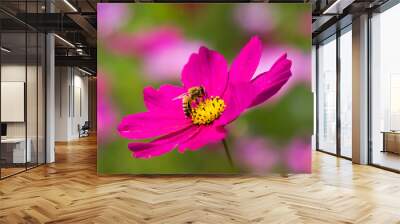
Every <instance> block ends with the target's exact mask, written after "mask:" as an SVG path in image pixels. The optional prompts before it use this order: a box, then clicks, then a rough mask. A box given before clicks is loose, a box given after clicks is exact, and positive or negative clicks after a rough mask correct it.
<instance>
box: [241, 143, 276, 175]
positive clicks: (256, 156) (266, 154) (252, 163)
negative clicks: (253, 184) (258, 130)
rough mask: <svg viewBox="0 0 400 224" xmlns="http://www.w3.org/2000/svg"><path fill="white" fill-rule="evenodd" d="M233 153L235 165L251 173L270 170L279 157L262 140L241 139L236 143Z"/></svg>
mask: <svg viewBox="0 0 400 224" xmlns="http://www.w3.org/2000/svg"><path fill="white" fill-rule="evenodd" d="M235 148H236V149H235V151H234V156H235V161H237V164H239V165H241V166H243V167H244V168H247V169H249V171H250V172H253V173H263V174H265V172H267V171H269V170H271V169H272V168H273V167H274V165H275V164H276V163H277V162H278V159H279V155H278V154H277V151H276V150H271V147H270V146H269V144H268V143H267V141H266V140H264V139H263V138H243V139H240V140H238V141H237V143H236V147H235Z"/></svg>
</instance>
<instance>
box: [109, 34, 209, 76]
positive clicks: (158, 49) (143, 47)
mask: <svg viewBox="0 0 400 224" xmlns="http://www.w3.org/2000/svg"><path fill="white" fill-rule="evenodd" d="M107 45H108V47H109V48H110V49H111V50H112V51H114V52H115V53H119V54H124V55H131V56H135V57H139V58H140V59H142V61H143V70H144V72H145V73H146V74H147V75H148V76H146V78H148V79H149V80H152V81H168V80H177V79H178V78H179V75H180V72H181V70H182V68H183V66H184V65H185V63H186V61H187V58H188V57H189V56H190V54H191V53H192V52H194V51H196V50H197V49H199V47H200V46H201V45H202V43H201V42H198V41H188V40H186V39H185V38H184V37H183V35H182V34H181V33H180V31H179V30H178V29H176V28H174V27H159V28H156V29H152V30H145V31H141V32H136V33H134V34H119V35H116V36H115V37H113V39H112V41H110V42H109V43H108V44H107Z"/></svg>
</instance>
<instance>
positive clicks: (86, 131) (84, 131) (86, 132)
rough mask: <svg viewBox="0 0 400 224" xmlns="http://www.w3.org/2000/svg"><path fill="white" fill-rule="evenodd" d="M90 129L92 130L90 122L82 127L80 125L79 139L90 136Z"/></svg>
mask: <svg viewBox="0 0 400 224" xmlns="http://www.w3.org/2000/svg"><path fill="white" fill-rule="evenodd" d="M89 129H90V125H89V121H85V123H84V124H83V125H82V127H81V126H80V125H79V124H78V132H79V138H80V137H87V136H89Z"/></svg>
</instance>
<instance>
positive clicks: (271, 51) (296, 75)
mask: <svg viewBox="0 0 400 224" xmlns="http://www.w3.org/2000/svg"><path fill="white" fill-rule="evenodd" d="M282 51H284V52H287V55H288V57H289V58H291V59H293V64H292V73H293V75H292V78H291V79H290V80H289V81H288V82H287V84H286V85H285V86H283V87H282V90H281V91H279V92H278V93H277V94H275V95H274V96H273V97H272V98H271V100H272V101H276V100H277V99H279V98H280V97H282V96H283V95H285V94H286V92H288V91H289V90H290V89H291V88H293V87H294V86H295V85H297V84H299V83H302V84H306V85H308V86H311V55H310V54H309V53H306V52H302V51H301V50H299V49H296V48H292V47H288V46H280V45H273V46H267V47H266V48H264V50H263V53H262V56H261V60H260V64H259V65H258V67H257V71H256V73H255V74H260V72H261V71H263V70H265V68H269V67H270V66H271V65H272V63H271V61H274V60H276V59H277V58H279V56H280V52H282Z"/></svg>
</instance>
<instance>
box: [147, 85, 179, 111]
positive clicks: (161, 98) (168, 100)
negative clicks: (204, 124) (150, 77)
mask: <svg viewBox="0 0 400 224" xmlns="http://www.w3.org/2000/svg"><path fill="white" fill-rule="evenodd" d="M183 93H185V90H184V89H183V87H180V86H174V85H170V84H165V85H161V86H160V88H159V89H158V90H157V89H154V88H153V87H150V86H149V87H146V88H144V90H143V96H144V103H145V105H146V107H147V109H148V110H149V111H157V110H158V111H164V110H179V111H182V100H181V99H176V98H177V97H178V96H180V95H181V94H183ZM182 115H183V113H182Z"/></svg>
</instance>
